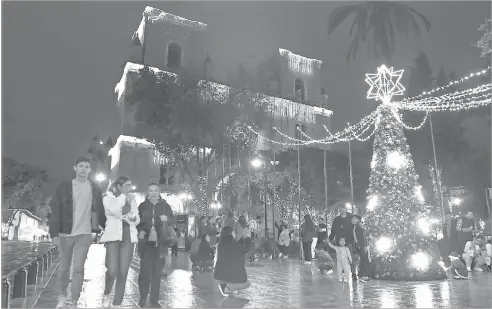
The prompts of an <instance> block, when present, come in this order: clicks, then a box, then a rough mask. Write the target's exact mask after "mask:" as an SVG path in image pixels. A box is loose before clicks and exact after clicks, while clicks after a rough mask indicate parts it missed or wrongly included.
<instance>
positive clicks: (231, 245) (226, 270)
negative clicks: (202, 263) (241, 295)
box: [214, 226, 250, 296]
mask: <svg viewBox="0 0 492 309" xmlns="http://www.w3.org/2000/svg"><path fill="white" fill-rule="evenodd" d="M232 231H233V229H232V227H230V226H224V227H223V228H222V231H221V232H220V238H219V244H218V247H217V252H218V256H217V264H216V265H215V270H214V279H215V280H217V281H219V291H220V293H221V294H222V296H228V295H229V294H231V293H233V292H235V291H240V290H244V289H247V288H248V287H249V286H250V283H249V281H248V276H247V274H246V267H245V257H246V253H247V252H248V249H247V248H245V247H244V246H242V245H241V244H240V243H239V242H238V241H236V240H235V239H234V237H233V236H232Z"/></svg>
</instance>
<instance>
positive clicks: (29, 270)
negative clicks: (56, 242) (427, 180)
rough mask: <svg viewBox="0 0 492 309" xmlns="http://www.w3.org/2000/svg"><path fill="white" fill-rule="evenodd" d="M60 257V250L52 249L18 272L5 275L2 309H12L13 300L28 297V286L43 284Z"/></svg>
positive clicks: (17, 270)
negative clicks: (48, 272)
mask: <svg viewBox="0 0 492 309" xmlns="http://www.w3.org/2000/svg"><path fill="white" fill-rule="evenodd" d="M58 257H59V251H58V248H52V249H51V250H49V251H48V252H46V253H44V254H43V255H41V256H39V257H37V258H35V259H34V260H31V261H29V262H27V263H26V264H24V265H23V266H21V267H19V268H17V269H16V270H13V271H11V272H9V273H7V274H5V275H3V276H2V304H1V308H10V303H11V301H12V300H13V299H17V298H25V297H26V296H27V288H28V286H36V285H37V284H38V282H43V279H44V277H45V275H46V273H47V271H48V269H49V268H50V267H51V265H52V264H53V262H54V261H55V260H56V259H57V258H58Z"/></svg>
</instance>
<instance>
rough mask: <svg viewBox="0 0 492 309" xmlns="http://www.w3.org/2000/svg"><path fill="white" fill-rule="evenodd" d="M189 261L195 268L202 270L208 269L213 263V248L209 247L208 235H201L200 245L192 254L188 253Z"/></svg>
mask: <svg viewBox="0 0 492 309" xmlns="http://www.w3.org/2000/svg"><path fill="white" fill-rule="evenodd" d="M190 259H191V262H192V263H193V265H194V268H195V269H199V270H200V271H204V270H205V269H209V267H211V266H212V265H213V261H214V250H213V249H212V248H211V247H210V237H209V236H208V235H202V237H201V242H200V247H199V248H198V251H197V253H196V254H194V255H190Z"/></svg>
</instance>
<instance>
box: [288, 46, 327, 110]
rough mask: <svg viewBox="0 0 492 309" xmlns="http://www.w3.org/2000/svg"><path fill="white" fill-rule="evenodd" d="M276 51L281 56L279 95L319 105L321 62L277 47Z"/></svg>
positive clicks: (320, 98) (320, 97) (320, 99)
mask: <svg viewBox="0 0 492 309" xmlns="http://www.w3.org/2000/svg"><path fill="white" fill-rule="evenodd" d="M278 52H279V54H280V57H281V60H280V63H281V65H280V66H281V76H280V80H281V82H280V84H281V95H282V96H283V97H286V98H289V99H291V100H292V101H295V102H299V103H307V104H309V105H315V106H320V107H321V105H322V88H321V76H320V72H321V66H322V65H323V62H322V61H320V60H317V59H310V58H306V57H303V56H301V55H297V54H294V53H293V52H291V51H289V50H287V49H283V48H279V50H278ZM323 91H324V90H323Z"/></svg>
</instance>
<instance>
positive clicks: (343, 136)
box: [248, 66, 492, 146]
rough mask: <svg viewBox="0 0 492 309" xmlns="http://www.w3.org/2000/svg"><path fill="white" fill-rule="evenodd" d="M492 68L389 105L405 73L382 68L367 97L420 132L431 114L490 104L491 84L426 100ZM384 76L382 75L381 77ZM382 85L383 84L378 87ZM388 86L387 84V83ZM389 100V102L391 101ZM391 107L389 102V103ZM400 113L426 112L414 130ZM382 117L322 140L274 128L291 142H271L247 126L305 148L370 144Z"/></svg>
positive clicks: (365, 120)
mask: <svg viewBox="0 0 492 309" xmlns="http://www.w3.org/2000/svg"><path fill="white" fill-rule="evenodd" d="M491 68H492V67H491V66H489V67H487V68H486V69H483V70H480V71H478V72H474V73H471V74H469V75H467V76H465V77H463V78H461V79H459V80H455V81H452V82H450V83H449V84H447V85H446V86H442V87H437V88H435V89H432V90H430V91H426V92H423V93H422V94H420V95H418V96H415V97H411V98H406V99H404V100H401V101H396V102H390V100H391V97H392V96H393V95H398V94H401V93H402V91H403V89H404V88H403V86H402V85H401V84H399V80H400V78H401V74H402V73H403V71H402V70H399V71H393V68H389V69H388V68H387V67H386V66H382V67H380V68H378V73H376V74H367V75H366V82H367V83H368V84H369V85H370V86H371V87H370V89H369V91H368V98H369V97H371V98H375V99H377V100H382V101H383V102H390V103H391V105H392V106H393V107H394V112H395V117H396V118H397V120H398V121H399V122H400V123H401V124H402V125H403V127H404V128H405V129H407V130H418V129H420V128H422V126H423V125H424V124H425V122H426V121H427V117H428V115H429V113H430V112H438V111H461V110H468V109H472V108H477V107H481V106H485V105H488V104H491V102H492V83H488V84H483V85H480V86H478V87H475V88H469V89H465V90H458V91H455V92H452V93H447V94H443V95H441V96H438V97H430V98H423V97H424V96H426V95H430V94H432V93H435V92H437V91H441V90H444V89H447V88H449V87H451V86H454V85H457V84H460V83H463V82H465V81H467V80H469V79H470V78H472V77H476V76H481V75H484V74H486V73H487V71H489V70H490V69H491ZM378 75H381V76H378ZM377 83H382V84H377ZM384 83H387V84H384ZM388 99H389V100H388ZM388 104H389V103H388ZM400 111H421V112H426V114H425V116H424V118H423V119H422V122H421V123H419V124H418V125H417V126H415V127H412V126H408V125H406V124H405V123H404V122H403V119H402V118H401V116H400ZM378 115H379V108H378V109H376V110H375V111H374V112H372V113H371V114H369V115H368V116H366V117H364V118H362V119H361V120H360V121H359V122H358V123H356V124H355V125H348V126H347V127H346V128H345V129H343V130H341V131H339V132H337V133H335V134H332V133H331V132H330V131H329V130H328V129H327V128H326V127H325V126H324V128H325V130H326V132H327V133H328V134H329V135H328V136H327V137H325V138H323V139H313V138H311V137H310V136H308V135H307V134H306V133H304V132H302V131H300V130H298V131H299V132H300V134H301V135H302V136H303V139H297V138H294V137H291V136H289V135H288V134H285V133H282V132H280V131H279V130H278V129H277V128H275V127H274V128H273V129H274V132H276V133H277V134H279V135H280V136H282V137H284V138H287V139H288V140H289V142H279V141H275V140H274V139H270V138H268V137H266V136H264V135H262V134H261V133H260V132H258V131H256V130H255V129H253V128H251V127H248V128H249V129H250V130H251V131H252V132H253V133H255V134H257V135H258V136H259V137H261V138H262V139H264V140H265V141H267V142H270V143H273V144H278V145H284V146H305V145H311V144H335V143H341V142H348V141H350V140H359V141H367V140H368V139H369V138H371V136H373V135H374V132H375V126H374V130H373V131H372V132H371V133H370V134H369V135H367V136H366V137H364V138H362V137H361V136H363V135H364V134H366V132H368V131H369V129H370V128H371V127H372V126H373V125H377V118H378Z"/></svg>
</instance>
